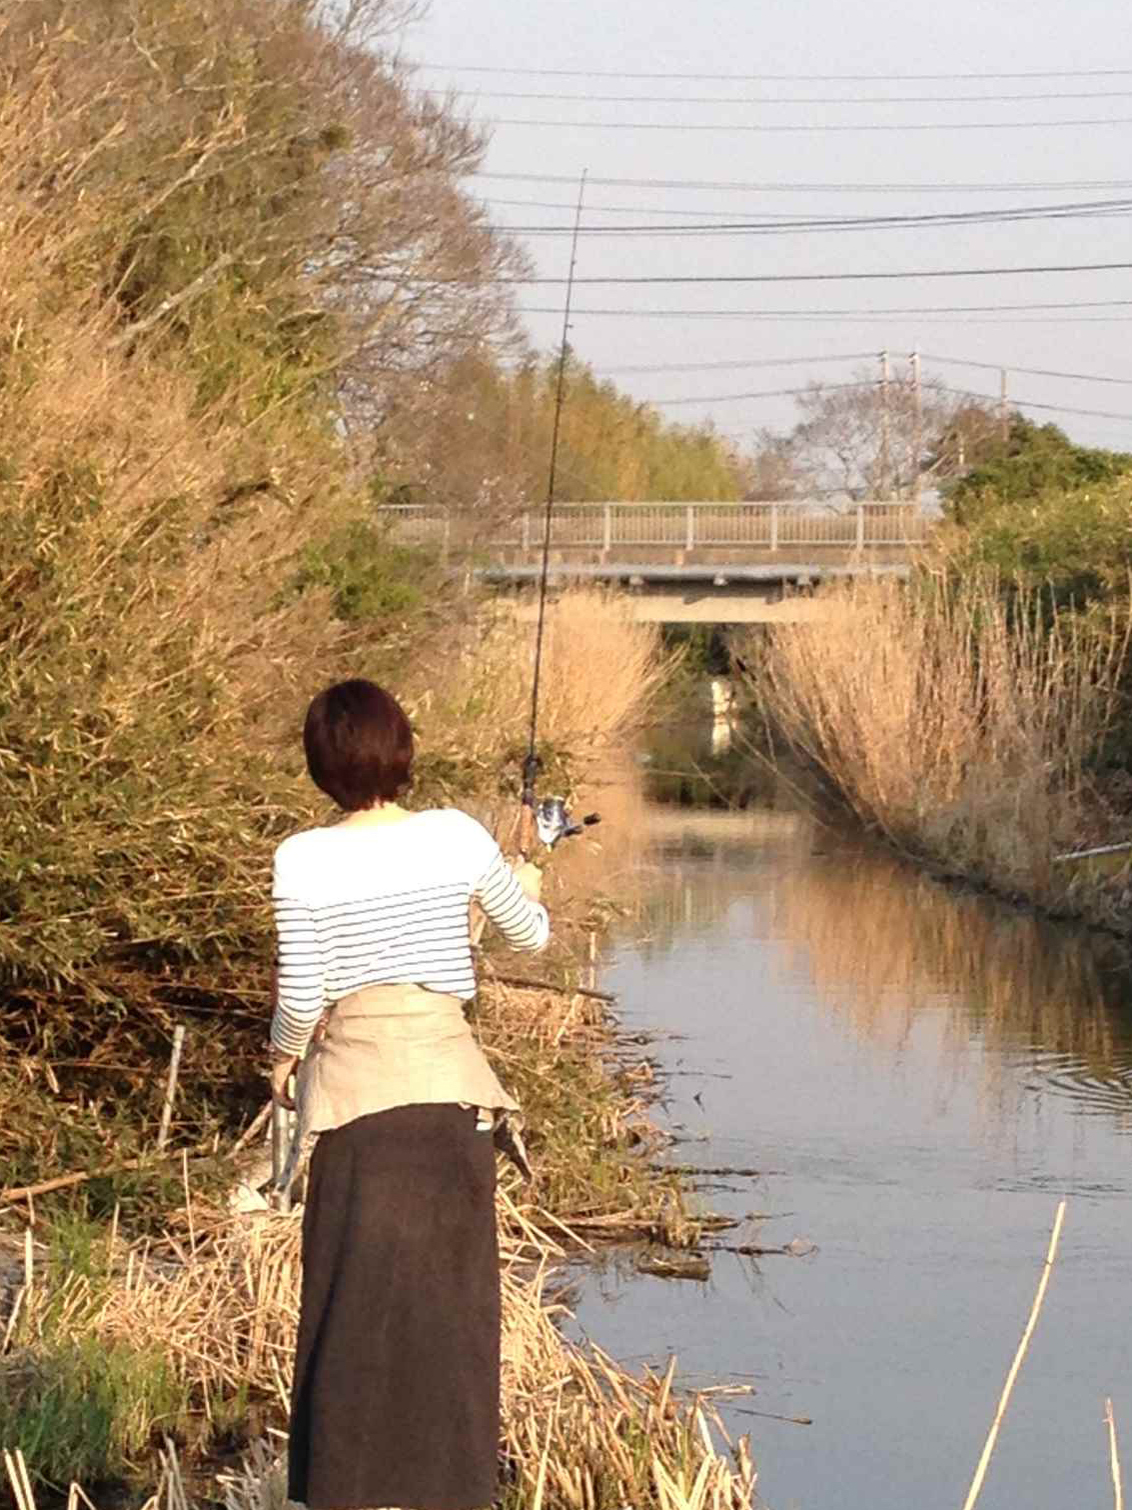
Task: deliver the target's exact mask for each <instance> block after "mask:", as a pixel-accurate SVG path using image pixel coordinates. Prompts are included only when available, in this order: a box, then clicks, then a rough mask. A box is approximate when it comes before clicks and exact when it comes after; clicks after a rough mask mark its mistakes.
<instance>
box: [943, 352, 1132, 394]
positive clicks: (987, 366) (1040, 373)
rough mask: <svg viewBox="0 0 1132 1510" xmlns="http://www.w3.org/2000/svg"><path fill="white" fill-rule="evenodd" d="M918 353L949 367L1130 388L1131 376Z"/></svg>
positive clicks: (1131, 385)
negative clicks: (1056, 369)
mask: <svg viewBox="0 0 1132 1510" xmlns="http://www.w3.org/2000/svg"><path fill="white" fill-rule="evenodd" d="M920 355H921V356H923V357H926V358H927V359H928V361H930V362H942V363H944V365H945V366H951V367H981V368H983V369H984V370H985V371H986V372H1001V371H1002V370H1003V368H1005V369H1006V371H1007V372H1011V373H1013V372H1018V373H1021V374H1023V375H1024V376H1026V377H1048V378H1068V379H1069V380H1071V381H1073V382H1077V383H1115V384H1118V385H1119V386H1120V387H1122V388H1123V387H1128V388H1132V378H1124V377H1107V376H1103V375H1101V374H1100V373H1096V372H1055V371H1054V370H1053V369H1052V368H1049V367H1017V366H1015V364H1014V363H1013V362H976V361H973V360H972V359H970V358H968V357H941V356H938V355H936V354H934V353H932V352H929V351H923V352H921V353H920Z"/></svg>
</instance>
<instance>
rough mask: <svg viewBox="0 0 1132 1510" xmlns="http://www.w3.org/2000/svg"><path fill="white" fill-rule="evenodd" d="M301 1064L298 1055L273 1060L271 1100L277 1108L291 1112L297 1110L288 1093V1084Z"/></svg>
mask: <svg viewBox="0 0 1132 1510" xmlns="http://www.w3.org/2000/svg"><path fill="white" fill-rule="evenodd" d="M298 1063H299V1056H298V1055H297V1054H290V1055H288V1056H287V1057H286V1058H285V1059H273V1060H272V1061H271V1099H272V1100H273V1101H274V1102H275V1104H276V1105H277V1106H283V1107H286V1109H287V1110H288V1111H289V1112H291V1111H294V1110H295V1102H294V1099H293V1097H292V1096H291V1095H290V1094H289V1093H288V1090H287V1082H288V1080H290V1078H291V1076H292V1075H293V1074H294V1073H295V1070H296V1068H297V1066H298Z"/></svg>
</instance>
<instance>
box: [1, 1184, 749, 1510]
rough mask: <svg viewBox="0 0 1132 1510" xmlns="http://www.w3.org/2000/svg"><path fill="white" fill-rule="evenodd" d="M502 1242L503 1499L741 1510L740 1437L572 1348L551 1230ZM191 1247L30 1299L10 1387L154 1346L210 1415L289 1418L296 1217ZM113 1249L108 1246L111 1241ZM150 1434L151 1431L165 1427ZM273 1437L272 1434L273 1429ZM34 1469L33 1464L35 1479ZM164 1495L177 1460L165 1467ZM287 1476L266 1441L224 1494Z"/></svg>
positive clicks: (698, 1406)
mask: <svg viewBox="0 0 1132 1510" xmlns="http://www.w3.org/2000/svg"><path fill="white" fill-rule="evenodd" d="M500 1199H501V1219H502V1230H503V1232H504V1234H505V1236H504V1241H503V1259H504V1261H503V1282H502V1283H503V1369H502V1386H503V1421H504V1433H503V1442H502V1444H501V1453H502V1463H503V1477H504V1483H505V1485H506V1488H505V1490H504V1503H505V1504H507V1505H510V1506H514V1507H519V1506H526V1505H532V1506H537V1507H546V1510H553V1507H558V1506H561V1507H563V1510H567V1507H570V1510H596V1507H598V1506H614V1505H623V1504H633V1505H637V1506H646V1505H648V1506H653V1505H655V1506H657V1507H658V1510H685V1507H686V1510H747V1507H749V1506H750V1505H751V1504H752V1500H753V1492H754V1482H755V1475H754V1470H753V1467H752V1465H751V1462H750V1457H749V1454H748V1450H747V1447H746V1443H745V1442H741V1443H739V1444H738V1446H737V1448H736V1453H735V1456H734V1457H731V1456H730V1455H729V1454H726V1453H725V1452H723V1451H721V1450H720V1447H719V1446H717V1444H716V1441H715V1439H714V1438H713V1434H712V1432H713V1423H714V1424H715V1425H716V1428H717V1429H718V1430H720V1431H722V1428H721V1427H718V1423H716V1422H714V1417H713V1412H712V1408H711V1397H710V1392H709V1393H708V1394H707V1395H701V1396H697V1397H695V1398H693V1399H691V1400H684V1399H682V1398H680V1396H679V1395H678V1394H677V1393H676V1391H675V1390H674V1387H673V1381H674V1373H675V1363H674V1362H673V1364H672V1365H670V1367H669V1369H668V1370H667V1372H666V1373H665V1374H664V1375H663V1376H662V1377H657V1376H656V1375H654V1374H651V1373H648V1372H646V1373H645V1374H644V1375H641V1376H634V1375H630V1374H628V1373H626V1372H625V1371H624V1370H622V1369H621V1368H619V1367H618V1366H617V1365H616V1364H615V1363H613V1362H612V1361H611V1360H610V1359H609V1358H607V1357H606V1356H605V1355H604V1354H602V1353H600V1352H599V1351H597V1350H586V1349H581V1348H578V1347H576V1346H574V1345H573V1344H571V1343H568V1342H566V1341H565V1340H564V1339H563V1337H562V1335H561V1333H560V1332H559V1331H558V1329H557V1327H556V1325H555V1319H556V1316H557V1315H558V1313H559V1311H560V1307H558V1306H555V1305H553V1304H548V1303H547V1302H546V1299H545V1296H544V1286H545V1283H546V1278H547V1274H548V1265H549V1264H550V1263H552V1262H553V1260H554V1259H555V1258H556V1257H559V1256H561V1254H562V1252H563V1250H562V1248H561V1247H560V1245H559V1243H558V1242H557V1240H556V1239H555V1237H554V1236H552V1235H551V1234H550V1233H548V1232H546V1231H543V1230H540V1229H538V1228H537V1227H535V1226H533V1225H532V1224H531V1223H530V1222H529V1221H526V1220H525V1219H520V1218H519V1217H517V1216H516V1214H514V1213H513V1212H511V1213H509V1212H508V1210H507V1205H508V1197H507V1196H506V1195H502V1196H501V1198H500ZM204 1225H205V1224H204V1223H203V1221H202V1219H201V1217H200V1216H198V1221H197V1231H196V1233H195V1236H194V1238H193V1239H192V1240H190V1239H188V1238H186V1239H184V1240H183V1241H176V1242H174V1241H172V1240H170V1241H169V1242H168V1243H167V1244H165V1245H163V1246H161V1247H153V1248H149V1249H147V1250H137V1249H131V1250H129V1252H128V1253H126V1254H122V1253H121V1252H118V1253H116V1254H115V1262H114V1265H113V1276H112V1279H111V1281H110V1282H109V1283H108V1284H107V1285H105V1286H104V1287H103V1289H102V1292H101V1294H100V1295H99V1296H98V1297H97V1298H95V1297H94V1292H93V1291H92V1289H91V1286H90V1284H89V1281H88V1280H87V1279H86V1278H85V1277H83V1276H74V1275H72V1276H68V1277H67V1278H65V1279H64V1280H63V1281H62V1283H61V1284H58V1285H56V1286H47V1285H44V1284H36V1283H35V1282H34V1281H33V1284H32V1286H31V1287H30V1289H28V1290H26V1291H25V1292H24V1294H23V1297H22V1301H21V1313H20V1315H19V1317H18V1319H17V1324H16V1327H15V1329H14V1332H15V1346H14V1347H13V1348H12V1350H11V1351H10V1352H9V1353H8V1356H7V1357H6V1358H4V1359H3V1361H2V1363H0V1372H2V1374H3V1377H4V1379H5V1385H6V1387H7V1388H11V1381H12V1380H13V1379H14V1378H16V1377H18V1375H19V1372H20V1370H21V1368H23V1367H25V1366H26V1361H27V1358H28V1357H30V1356H31V1353H32V1351H33V1349H34V1344H35V1342H36V1339H40V1340H41V1339H42V1337H43V1336H44V1335H45V1333H46V1332H47V1331H50V1332H51V1334H52V1335H53V1336H54V1337H56V1338H59V1337H60V1336H68V1337H72V1338H74V1339H81V1338H93V1339H97V1344H98V1346H99V1347H101V1348H103V1349H107V1350H110V1349H115V1348H117V1349H130V1348H132V1349H135V1350H140V1349H142V1348H143V1347H146V1346H148V1345H149V1339H152V1338H154V1337H161V1338H162V1339H163V1351H164V1354H165V1357H166V1359H167V1360H168V1362H169V1364H170V1366H171V1367H172V1368H173V1369H174V1371H175V1373H176V1376H177V1379H178V1381H179V1382H180V1384H181V1385H182V1386H183V1387H184V1388H185V1389H186V1390H187V1391H188V1392H189V1393H190V1394H191V1396H192V1398H193V1399H194V1400H195V1401H197V1402H198V1406H199V1408H200V1410H201V1411H203V1413H204V1414H205V1416H206V1417H209V1416H210V1413H212V1412H216V1411H217V1410H218V1409H219V1408H220V1406H221V1402H223V1401H225V1400H230V1399H231V1398H233V1397H234V1396H239V1395H241V1393H242V1394H243V1396H245V1397H246V1396H247V1395H248V1393H249V1392H250V1393H251V1394H253V1395H255V1396H257V1397H259V1398H261V1399H263V1400H266V1401H271V1400H274V1401H275V1403H276V1406H277V1411H276V1414H277V1415H279V1416H280V1417H282V1414H283V1411H284V1410H285V1407H286V1388H285V1385H284V1380H285V1379H286V1378H288V1377H289V1374H290V1369H291V1364H292V1360H293V1354H294V1339H295V1328H296V1322H297V1314H298V1286H299V1244H300V1235H299V1224H298V1223H297V1222H296V1221H295V1220H294V1219H293V1218H282V1217H270V1216H268V1217H263V1218H260V1219H256V1220H254V1221H251V1222H249V1221H247V1220H246V1219H245V1220H242V1221H240V1222H223V1223H219V1224H218V1223H212V1224H210V1225H209V1226H207V1228H206V1230H204V1231H203V1232H202V1231H201V1230H200V1228H201V1227H202V1226H204ZM110 1241H113V1240H112V1239H110ZM139 1424H140V1425H143V1426H144V1425H148V1427H149V1428H150V1430H151V1431H152V1432H153V1433H154V1434H155V1435H160V1431H161V1426H162V1423H161V1422H160V1421H159V1420H156V1419H154V1420H151V1421H149V1422H148V1423H139ZM275 1439H276V1440H278V1439H279V1438H278V1433H277V1434H276V1438H275ZM36 1467H37V1465H36V1463H35V1462H34V1461H33V1462H31V1464H30V1468H31V1471H32V1473H33V1474H34V1473H35V1471H36ZM163 1469H164V1473H163V1480H164V1486H165V1488H166V1489H168V1488H169V1486H170V1483H171V1482H172V1480H171V1478H170V1475H171V1474H173V1475H175V1464H171V1462H169V1461H166V1462H164V1463H163ZM284 1482H285V1479H284V1467H283V1463H282V1461H281V1455H280V1452H279V1451H278V1450H275V1449H272V1448H269V1447H268V1446H267V1445H266V1443H261V1444H259V1445H258V1446H256V1447H255V1448H253V1449H252V1452H251V1454H250V1455H249V1457H248V1459H247V1460H246V1462H245V1465H244V1467H243V1468H242V1469H241V1470H240V1471H238V1472H236V1473H229V1474H227V1475H226V1476H225V1477H224V1478H223V1479H222V1480H221V1483H220V1486H219V1487H220V1489H221V1491H222V1492H223V1495H224V1498H225V1501H226V1503H227V1504H228V1505H230V1506H231V1507H233V1510H252V1507H253V1506H254V1507H259V1506H266V1505H269V1504H271V1505H280V1504H282V1502H283V1484H284ZM186 1503H187V1501H186Z"/></svg>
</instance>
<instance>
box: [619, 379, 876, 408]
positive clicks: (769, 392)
mask: <svg viewBox="0 0 1132 1510" xmlns="http://www.w3.org/2000/svg"><path fill="white" fill-rule="evenodd" d="M820 387H821V391H822V392H823V393H830V392H832V391H834V390H839V389H842V388H875V387H876V381H875V379H873V378H869V379H868V380H867V381H865V382H860V383H822V384H820ZM813 390H814V384H812V383H808V384H806V386H805V387H802V388H764V389H763V390H762V391H761V392H760V393H710V394H705V395H704V397H702V398H697V397H689V398H650V399H648V400H646V402H647V403H648V404H649V405H650V406H652V407H653V408H657V409H672V408H675V407H676V406H677V405H679V404H731V403H737V402H738V401H739V400H740V399H755V398H790V397H793V396H794V395H795V394H799V393H812V392H813Z"/></svg>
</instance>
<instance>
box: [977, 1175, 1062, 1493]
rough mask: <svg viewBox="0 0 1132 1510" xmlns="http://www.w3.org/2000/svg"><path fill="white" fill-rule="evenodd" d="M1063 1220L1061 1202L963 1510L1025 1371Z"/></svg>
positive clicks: (979, 1482)
mask: <svg viewBox="0 0 1132 1510" xmlns="http://www.w3.org/2000/svg"><path fill="white" fill-rule="evenodd" d="M1064 1218H1065V1202H1064V1200H1062V1201H1060V1202H1059V1203H1058V1207H1057V1215H1056V1216H1055V1217H1054V1222H1053V1231H1052V1232H1051V1233H1050V1239H1049V1250H1048V1252H1047V1253H1046V1259H1045V1263H1044V1264H1043V1265H1042V1276H1041V1279H1040V1280H1039V1281H1038V1290H1037V1294H1036V1295H1035V1296H1034V1304H1033V1305H1032V1306H1031V1308H1030V1317H1029V1320H1028V1321H1027V1322H1026V1327H1025V1330H1024V1331H1023V1333H1022V1340H1021V1342H1020V1343H1019V1344H1018V1351H1017V1352H1016V1353H1015V1354H1014V1362H1013V1363H1012V1364H1011V1365H1010V1372H1009V1373H1008V1374H1007V1376H1006V1383H1005V1385H1004V1386H1003V1390H1002V1395H1001V1397H1000V1399H999V1402H998V1409H997V1410H996V1411H995V1413H994V1420H993V1421H992V1422H991V1429H990V1431H989V1432H988V1434H987V1440H986V1443H985V1445H984V1446H983V1454H982V1457H981V1458H980V1459H979V1464H978V1467H977V1468H976V1469H975V1477H974V1478H973V1479H972V1480H971V1487H970V1489H969V1490H968V1491H967V1498H966V1499H965V1500H964V1502H963V1510H971V1507H972V1506H973V1505H974V1503H975V1501H976V1500H977V1499H978V1497H979V1491H980V1489H981V1488H982V1486H983V1479H984V1478H985V1477H986V1472H987V1465H988V1464H989V1463H990V1459H991V1453H992V1452H993V1451H994V1444H995V1442H996V1441H997V1440H998V1429H999V1427H1000V1426H1001V1425H1002V1418H1003V1416H1004V1415H1005V1414H1006V1407H1007V1405H1008V1403H1009V1401H1010V1396H1011V1393H1012V1391H1013V1389H1014V1381H1015V1379H1017V1377H1018V1370H1019V1369H1020V1368H1021V1367H1022V1359H1023V1358H1024V1357H1025V1356H1026V1349H1027V1348H1028V1347H1029V1346H1030V1338H1031V1337H1032V1336H1033V1334H1034V1327H1035V1326H1036V1325H1037V1320H1038V1312H1039V1311H1040V1310H1041V1308H1042V1301H1043V1300H1044V1299H1045V1293H1046V1286H1047V1285H1048V1284H1049V1277H1050V1273H1051V1272H1052V1270H1053V1260H1054V1256H1055V1255H1056V1253H1057V1244H1058V1241H1059V1239H1060V1237H1061V1224H1062V1222H1063V1220H1064Z"/></svg>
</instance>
